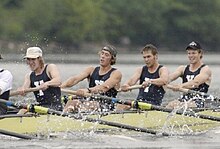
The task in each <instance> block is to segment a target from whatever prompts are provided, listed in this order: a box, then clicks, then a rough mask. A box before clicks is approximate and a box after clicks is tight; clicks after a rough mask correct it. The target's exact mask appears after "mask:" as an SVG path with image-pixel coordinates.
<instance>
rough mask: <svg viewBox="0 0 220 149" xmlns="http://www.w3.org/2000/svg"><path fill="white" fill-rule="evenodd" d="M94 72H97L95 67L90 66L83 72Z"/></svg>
mask: <svg viewBox="0 0 220 149" xmlns="http://www.w3.org/2000/svg"><path fill="white" fill-rule="evenodd" d="M94 70H95V67H93V66H88V67H86V68H85V69H84V70H83V72H87V73H92V72H93V71H94Z"/></svg>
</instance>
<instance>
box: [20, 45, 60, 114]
mask: <svg viewBox="0 0 220 149" xmlns="http://www.w3.org/2000/svg"><path fill="white" fill-rule="evenodd" d="M42 55H43V52H42V50H41V48H39V47H29V48H28V49H27V52H26V55H25V57H24V59H25V60H26V63H27V65H28V66H29V67H30V69H31V72H29V73H27V74H26V76H25V79H24V83H23V85H22V87H20V88H18V91H19V92H20V95H23V96H24V95H25V90H27V89H29V88H36V87H38V90H37V91H34V92H33V93H34V95H35V98H36V100H37V102H38V103H39V106H43V107H47V108H51V109H54V110H58V111H62V109H63V107H62V103H61V90H60V87H59V86H60V85H61V78H60V73H59V70H58V68H57V66H56V65H55V64H44V59H43V56H42ZM24 112H25V111H23V112H20V113H24Z"/></svg>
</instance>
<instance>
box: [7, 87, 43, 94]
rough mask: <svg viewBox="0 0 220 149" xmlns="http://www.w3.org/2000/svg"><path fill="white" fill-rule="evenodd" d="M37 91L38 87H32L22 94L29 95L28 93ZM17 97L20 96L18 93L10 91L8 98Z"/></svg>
mask: <svg viewBox="0 0 220 149" xmlns="http://www.w3.org/2000/svg"><path fill="white" fill-rule="evenodd" d="M39 90H40V88H39V87H34V88H27V89H25V90H24V91H23V92H24V93H29V92H35V91H39ZM17 95H20V91H11V92H10V96H17Z"/></svg>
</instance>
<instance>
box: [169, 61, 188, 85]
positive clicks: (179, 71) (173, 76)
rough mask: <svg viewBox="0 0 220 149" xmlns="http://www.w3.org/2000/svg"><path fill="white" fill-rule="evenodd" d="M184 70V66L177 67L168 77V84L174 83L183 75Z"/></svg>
mask: <svg viewBox="0 0 220 149" xmlns="http://www.w3.org/2000/svg"><path fill="white" fill-rule="evenodd" d="M184 69H185V66H183V65H181V66H179V67H178V68H177V69H176V70H175V71H174V72H173V73H171V74H170V75H169V82H172V81H175V80H176V79H178V78H179V77H181V76H182V75H183V71H184Z"/></svg>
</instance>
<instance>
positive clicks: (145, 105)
mask: <svg viewBox="0 0 220 149" xmlns="http://www.w3.org/2000/svg"><path fill="white" fill-rule="evenodd" d="M62 91H63V92H65V93H68V94H73V95H77V92H76V91H72V90H67V89H62ZM86 96H87V97H94V98H95V99H97V98H98V99H103V100H109V101H111V102H113V103H119V104H125V105H129V106H131V107H132V108H135V109H141V110H156V111H162V112H169V113H171V112H172V111H173V109H168V108H165V107H162V106H155V105H152V104H148V103H144V102H138V101H135V100H133V101H128V100H122V99H117V98H113V97H107V96H102V95H93V94H87V95H86ZM176 114H180V115H185V116H191V117H197V118H202V119H208V120H212V121H220V117H215V116H208V115H203V114H198V113H195V112H193V111H187V112H183V111H177V112H176Z"/></svg>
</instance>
